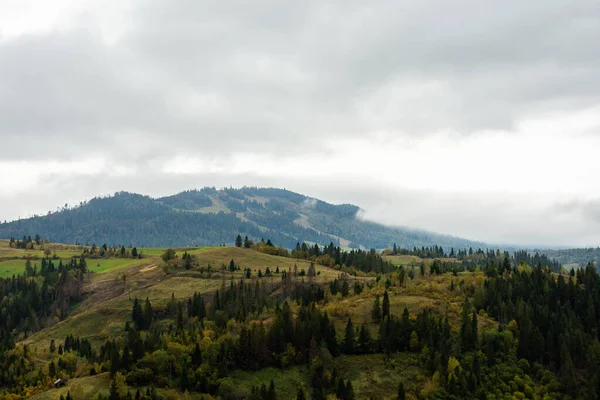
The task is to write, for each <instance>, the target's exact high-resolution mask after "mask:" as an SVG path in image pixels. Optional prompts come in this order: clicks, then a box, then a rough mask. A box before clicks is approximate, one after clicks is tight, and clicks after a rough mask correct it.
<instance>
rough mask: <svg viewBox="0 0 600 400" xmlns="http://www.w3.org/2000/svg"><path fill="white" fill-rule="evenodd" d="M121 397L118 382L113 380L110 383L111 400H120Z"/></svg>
mask: <svg viewBox="0 0 600 400" xmlns="http://www.w3.org/2000/svg"><path fill="white" fill-rule="evenodd" d="M120 398H121V396H119V388H118V387H117V380H116V379H114V378H113V380H112V382H111V383H110V391H109V394H108V399H109V400H120Z"/></svg>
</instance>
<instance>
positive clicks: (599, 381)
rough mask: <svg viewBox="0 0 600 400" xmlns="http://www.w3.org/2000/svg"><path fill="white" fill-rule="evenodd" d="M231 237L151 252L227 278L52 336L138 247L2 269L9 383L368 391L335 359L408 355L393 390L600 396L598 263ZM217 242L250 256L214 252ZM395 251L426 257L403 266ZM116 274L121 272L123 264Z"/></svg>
mask: <svg viewBox="0 0 600 400" xmlns="http://www.w3.org/2000/svg"><path fill="white" fill-rule="evenodd" d="M234 242H235V246H234V247H232V248H222V249H216V250H210V249H208V250H206V253H204V252H203V251H204V250H202V249H200V252H194V251H192V250H190V251H189V252H188V251H184V252H178V251H175V250H173V249H164V251H163V252H162V253H161V254H160V257H157V258H151V257H150V256H147V257H150V258H148V260H152V262H156V263H157V266H160V267H161V268H160V269H159V270H158V271H160V272H157V273H160V274H161V275H160V277H161V278H160V279H169V278H170V277H174V278H171V279H175V278H177V277H193V281H194V282H197V285H200V284H201V283H202V282H204V281H211V282H214V283H216V285H215V286H214V287H215V289H214V290H210V291H195V290H196V289H193V290H194V291H193V292H190V294H189V296H182V295H180V294H179V293H178V292H176V291H175V290H174V291H173V292H171V293H170V296H169V297H168V298H166V299H161V298H157V297H153V298H152V299H151V297H152V296H146V297H138V296H137V295H135V294H136V293H140V294H141V293H142V292H141V291H140V292H136V291H134V292H130V294H129V300H128V301H126V303H125V304H130V305H129V306H125V307H126V310H125V314H123V316H124V318H123V320H120V323H121V324H122V325H121V326H122V329H119V330H118V331H115V332H114V333H113V334H110V335H107V336H106V337H104V339H102V340H100V338H99V337H98V336H94V335H92V336H89V335H88V336H85V334H84V333H83V332H82V333H80V332H78V331H77V330H74V331H70V332H69V333H67V334H65V335H64V336H63V337H56V339H54V338H53V339H51V340H49V341H47V340H42V341H36V340H34V341H33V342H32V341H31V340H32V339H31V338H36V337H39V336H36V335H39V334H43V333H44V332H45V331H46V330H47V329H51V327H52V326H53V325H56V324H57V322H59V324H58V325H56V326H60V322H61V321H65V322H69V321H71V319H70V315H69V313H70V312H71V310H72V309H73V307H76V305H77V304H79V303H80V302H82V301H83V300H85V297H86V296H88V295H89V293H88V292H87V291H86V290H85V288H86V285H87V284H88V283H89V282H90V281H93V280H94V279H95V278H96V276H95V273H93V272H92V271H90V267H89V265H91V264H92V263H93V262H94V261H93V260H96V259H97V257H100V253H101V252H103V253H102V254H103V256H106V257H108V256H109V253H110V256H117V257H118V256H127V257H132V255H131V250H132V249H127V250H126V251H122V250H125V247H122V248H119V247H114V248H109V247H107V246H106V245H104V246H99V247H97V246H95V245H94V250H93V251H92V248H91V247H90V248H86V249H85V251H84V252H82V254H81V255H80V256H79V257H72V258H70V259H69V260H68V262H63V260H61V259H58V260H56V259H53V258H52V257H47V256H44V257H42V258H40V259H39V260H37V261H39V267H38V264H37V262H36V264H35V266H33V267H31V266H30V267H29V268H27V269H26V271H25V272H24V273H23V274H21V275H16V276H13V277H11V278H5V279H1V280H0V382H2V383H1V384H0V398H6V399H20V398H25V397H28V396H30V395H35V394H37V393H45V392H46V391H47V390H48V389H49V388H52V386H53V384H54V382H55V381H57V380H58V381H59V382H60V380H64V381H67V382H70V381H72V380H77V379H91V378H93V377H96V376H98V377H104V376H106V379H108V382H109V386H108V387H107V388H106V390H105V391H98V392H96V393H95V394H94V396H93V397H94V398H97V399H103V398H108V399H111V400H112V399H121V398H124V399H129V398H132V399H133V398H136V399H160V398H177V397H186V396H187V397H188V398H190V397H191V398H204V399H210V398H222V399H230V398H231V399H233V398H247V399H276V398H280V399H281V398H296V399H326V398H337V399H355V398H363V397H362V396H363V395H364V393H365V388H364V387H363V386H362V385H361V384H360V382H359V381H357V380H356V379H353V378H352V377H351V376H349V375H348V373H347V371H345V370H344V365H343V364H340V363H339V362H338V360H343V359H345V358H346V357H355V358H357V359H359V360H360V359H361V357H362V358H365V357H380V360H381V363H382V370H381V373H384V371H395V370H396V369H395V368H397V367H396V366H395V365H396V364H397V363H398V362H399V361H398V360H404V361H403V362H407V363H408V364H407V367H406V368H414V369H415V370H416V371H417V374H416V375H415V376H414V377H413V378H409V377H408V376H406V375H404V373H403V372H402V370H398V374H397V376H396V377H395V378H394V379H395V381H394V385H395V386H394V387H393V392H392V393H389V392H387V393H386V395H385V397H386V398H394V399H395V398H398V399H406V398H410V399H415V398H428V399H465V398H467V399H468V398H473V399H489V398H507V397H506V396H509V397H510V398H544V399H562V398H565V399H566V398H585V399H593V398H597V397H598V393H600V392H599V391H600V342H599V339H600V337H599V335H600V330H599V326H598V320H599V317H600V315H599V314H598V313H599V312H600V276H599V275H598V272H597V271H596V269H595V267H594V265H593V264H592V263H589V264H588V265H587V266H586V267H585V268H579V269H574V270H572V271H570V273H562V272H561V271H562V269H561V268H560V267H557V266H556V265H555V262H554V261H552V260H549V259H547V258H545V257H541V256H539V255H529V254H528V253H527V252H514V253H508V252H500V251H499V250H498V251H494V250H482V249H479V248H478V249H475V250H473V249H456V250H455V249H451V250H450V251H448V252H446V251H444V250H442V248H441V247H437V246H434V247H432V248H421V249H417V248H413V249H412V250H409V249H401V248H399V247H397V246H394V248H393V249H390V250H386V251H384V252H377V251H375V250H370V251H365V250H351V251H346V250H343V249H342V248H341V247H339V246H336V245H335V244H334V243H330V244H329V245H327V246H318V245H317V244H312V245H310V244H307V243H306V242H301V243H300V242H298V243H296V244H295V246H293V247H292V248H291V249H289V250H288V249H285V248H284V247H282V246H276V245H275V244H274V242H273V241H272V240H271V239H267V241H265V240H261V241H259V242H257V243H254V242H253V241H252V240H251V239H249V238H248V237H242V235H241V234H239V235H237V236H236V237H235V240H234ZM9 243H10V247H11V248H14V249H18V251H23V252H26V251H29V250H27V248H30V249H33V250H35V249H36V246H38V245H37V244H36V243H38V242H36V240H35V236H34V239H32V238H31V237H25V238H23V240H20V239H19V240H11V241H10V242H9ZM234 250H235V253H232V252H233V251H234ZM136 251H137V250H136ZM210 251H215V252H217V251H220V252H223V251H228V253H227V254H236V257H237V258H238V260H235V259H234V258H231V259H230V260H229V262H223V263H222V265H221V266H219V265H216V264H215V265H213V264H211V263H210V262H209V263H206V261H205V260H206V259H205V258H203V257H206V256H205V255H204V254H210ZM140 253H141V251H140ZM219 254H222V253H219ZM223 254H224V253H223ZM386 254H387V255H386ZM390 254H393V255H394V256H395V257H397V256H398V254H401V255H404V256H406V257H417V255H418V257H420V260H421V261H420V264H419V266H418V267H414V266H411V267H408V266H399V265H395V264H394V263H392V262H390V261H389V257H390V256H389V255H390ZM137 257H142V258H141V259H142V260H143V259H144V257H146V256H142V255H138V256H137ZM244 257H245V258H244ZM256 257H274V258H273V260H275V262H276V263H277V264H278V265H281V268H280V267H279V266H277V268H270V267H266V268H264V269H263V268H262V267H261V264H260V263H257V266H258V268H254V267H248V266H246V265H249V264H248V261H247V260H252V259H255V258H256ZM267 259H268V260H271V259H270V258H264V259H263V260H267ZM242 260H245V261H242ZM284 260H289V261H285V262H287V263H288V264H285V265H288V267H287V268H286V267H285V266H284ZM299 263H301V264H300V265H302V266H303V267H302V268H297V264H299ZM529 263H534V264H529ZM292 265H293V267H292ZM190 274H191V275H190ZM132 276H135V275H132ZM115 279H116V280H114V282H115V283H114V285H120V283H116V282H118V281H120V280H121V275H116V276H115ZM130 279H133V278H130ZM178 279H179V278H178ZM111 282H112V281H111ZM197 285H196V286H193V288H200V286H197ZM434 285H435V287H434ZM198 290H199V289H198ZM414 293H418V294H420V295H421V296H429V298H432V299H436V298H437V299H445V300H444V301H443V302H441V303H439V302H438V303H437V304H440V306H437V307H436V306H428V305H425V306H423V307H418V308H413V306H410V307H409V305H408V303H406V304H404V305H402V302H399V301H398V300H399V299H408V298H409V297H410V296H409V295H412V294H414ZM163 300H164V301H163ZM359 301H367V304H366V307H365V308H362V310H363V311H361V312H360V313H354V314H348V315H346V314H345V313H344V312H343V311H340V310H339V308H340V307H343V306H342V305H343V304H352V303H354V304H356V303H357V302H359ZM347 302H350V303H347ZM432 304H436V303H432ZM409 308H411V309H410V310H409ZM52 329H53V328H52ZM82 335H84V336H82ZM40 343H42V344H43V348H40V347H39V344H40ZM295 369H299V370H301V371H303V374H305V375H303V376H305V378H304V379H305V380H304V381H303V384H300V385H296V388H295V389H294V392H293V393H290V392H289V389H288V387H287V386H286V387H285V388H283V387H282V385H285V383H284V381H282V380H279V379H277V378H276V376H272V377H271V378H269V379H266V378H265V379H263V380H262V381H261V382H255V381H252V382H253V383H252V385H251V386H250V387H247V389H244V390H245V391H243V392H240V390H241V389H240V387H238V386H237V385H236V384H234V381H233V380H232V377H235V376H238V375H239V374H250V375H249V376H260V377H265V376H266V377H267V378H268V375H267V374H264V373H262V372H261V371H266V370H273V371H282V373H284V372H285V371H291V370H295ZM407 370H408V369H407ZM256 374H258V375H256ZM67 389H68V388H67ZM54 390H57V389H54ZM77 395H78V394H77V393H75V392H74V393H71V391H70V390H67V391H66V393H65V392H62V393H61V394H60V396H62V397H63V398H77ZM371 397H372V396H371Z"/></svg>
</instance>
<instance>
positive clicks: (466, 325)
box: [460, 298, 473, 351]
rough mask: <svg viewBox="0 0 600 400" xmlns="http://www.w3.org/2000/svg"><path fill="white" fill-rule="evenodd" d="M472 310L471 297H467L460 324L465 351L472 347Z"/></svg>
mask: <svg viewBox="0 0 600 400" xmlns="http://www.w3.org/2000/svg"><path fill="white" fill-rule="evenodd" d="M470 311H471V305H470V304H469V299H468V298H465V302H464V303H463V308H462V314H461V324H460V339H461V346H462V349H463V351H469V350H470V349H471V348H472V345H473V343H472V337H471V332H472V326H471V319H470V318H469V314H470Z"/></svg>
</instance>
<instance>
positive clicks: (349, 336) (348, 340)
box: [342, 317, 355, 354]
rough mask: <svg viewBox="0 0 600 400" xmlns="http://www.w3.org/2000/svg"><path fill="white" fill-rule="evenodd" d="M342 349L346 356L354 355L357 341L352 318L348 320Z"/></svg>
mask: <svg viewBox="0 0 600 400" xmlns="http://www.w3.org/2000/svg"><path fill="white" fill-rule="evenodd" d="M342 348H343V350H344V353H346V354H354V350H355V339H354V327H353V326H352V318H351V317H349V318H348V323H347V324H346V332H345V335H344V341H343V343H342Z"/></svg>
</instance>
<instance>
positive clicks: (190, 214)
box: [0, 187, 485, 249]
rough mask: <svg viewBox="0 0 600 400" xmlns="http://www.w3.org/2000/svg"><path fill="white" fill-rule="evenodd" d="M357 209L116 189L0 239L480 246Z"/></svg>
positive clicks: (10, 226)
mask: <svg viewBox="0 0 600 400" xmlns="http://www.w3.org/2000/svg"><path fill="white" fill-rule="evenodd" d="M359 211H360V208H359V207H358V206H355V205H351V204H340V205H333V204H329V203H326V202H324V201H321V200H318V199H314V198H311V197H307V196H304V195H301V194H298V193H294V192H291V191H288V190H284V189H274V188H248V187H245V188H241V189H222V190H216V189H214V188H204V189H201V190H191V191H185V192H181V193H179V194H176V195H173V196H167V197H162V198H157V199H154V198H151V197H148V196H143V195H139V194H133V193H127V192H120V193H116V194H115V195H114V196H110V197H97V198H94V199H92V200H90V201H88V202H85V203H83V204H81V205H79V206H77V207H75V208H70V209H63V210H61V211H58V212H54V213H49V214H48V215H45V216H34V217H32V218H28V219H21V220H18V221H13V222H8V223H3V224H0V237H2V238H9V237H15V238H22V237H23V236H26V235H33V234H39V235H41V236H42V238H50V239H52V240H53V241H57V242H63V243H83V244H86V243H89V244H92V243H96V244H102V243H108V244H125V245H127V244H133V245H135V246H138V247H139V246H146V247H167V246H210V245H218V244H222V243H229V244H231V243H233V240H234V238H235V237H236V235H237V234H238V233H240V234H242V236H246V235H247V236H248V237H249V238H251V239H254V240H255V241H256V240H260V239H261V238H265V239H267V238H269V239H271V240H272V241H273V242H275V243H279V244H282V245H283V246H285V247H288V248H292V247H294V246H295V245H296V243H297V242H302V241H306V242H315V243H319V244H329V243H330V242H333V243H334V244H336V245H339V246H342V247H352V248H378V249H382V248H386V247H391V246H392V245H393V244H394V243H396V244H397V245H398V246H399V247H402V248H412V247H414V246H416V247H421V246H432V245H439V246H442V247H444V248H450V247H455V248H464V247H470V246H472V247H485V246H484V245H483V244H482V243H477V242H472V241H469V240H465V239H461V238H457V237H453V236H449V235H440V234H435V233H431V232H426V231H421V230H415V229H409V228H404V227H390V226H384V225H380V224H377V223H373V222H369V221H365V220H363V219H361V218H359V216H358V212H359Z"/></svg>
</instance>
